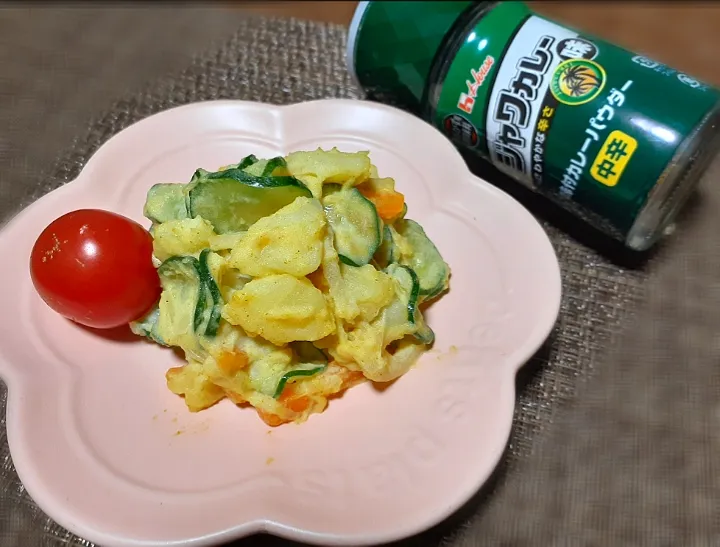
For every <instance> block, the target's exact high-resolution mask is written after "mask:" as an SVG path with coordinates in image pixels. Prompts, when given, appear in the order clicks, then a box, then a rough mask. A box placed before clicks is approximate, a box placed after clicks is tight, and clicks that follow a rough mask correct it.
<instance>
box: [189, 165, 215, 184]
mask: <svg viewBox="0 0 720 547" xmlns="http://www.w3.org/2000/svg"><path fill="white" fill-rule="evenodd" d="M208 173H210V171H207V170H205V169H201V168H198V169H195V172H194V173H193V176H192V178H191V179H190V182H197V181H199V180H200V179H202V178H205V177H206V176H207V175H208Z"/></svg>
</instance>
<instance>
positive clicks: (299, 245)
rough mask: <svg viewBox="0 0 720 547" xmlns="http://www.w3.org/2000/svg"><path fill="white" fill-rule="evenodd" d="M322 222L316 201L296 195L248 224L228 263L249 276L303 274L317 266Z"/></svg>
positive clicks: (322, 218) (320, 208)
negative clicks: (282, 205) (289, 201)
mask: <svg viewBox="0 0 720 547" xmlns="http://www.w3.org/2000/svg"><path fill="white" fill-rule="evenodd" d="M325 225H326V220H325V215H324V213H323V209H322V205H321V204H320V202H319V201H318V200H316V199H312V198H305V197H299V198H297V199H296V200H295V201H293V202H292V203H291V204H290V205H286V206H285V207H283V208H282V209H280V210H279V211H277V212H276V213H274V214H272V215H270V216H267V217H264V218H261V219H260V220H258V221H257V222H256V223H255V224H253V225H252V226H250V229H249V230H248V231H247V233H246V234H245V236H244V237H243V238H242V240H240V241H239V242H238V244H237V246H236V247H235V248H234V249H233V250H232V252H231V253H230V258H229V264H230V265H231V266H232V267H234V268H237V269H238V270H240V272H242V273H243V274H246V275H249V276H252V277H259V276H265V275H273V274H282V273H286V274H290V275H293V276H295V277H304V276H306V275H307V274H309V273H312V272H314V271H315V270H317V269H318V267H319V266H320V261H321V260H322V246H323V237H324V235H325Z"/></svg>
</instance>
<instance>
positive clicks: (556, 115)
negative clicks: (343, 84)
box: [434, 2, 720, 236]
mask: <svg viewBox="0 0 720 547" xmlns="http://www.w3.org/2000/svg"><path fill="white" fill-rule="evenodd" d="M719 99H720V93H718V91H717V90H716V89H714V88H712V87H710V86H708V85H706V84H703V83H701V82H698V81H697V80H694V79H692V78H690V77H688V76H687V75H685V74H682V73H680V72H678V71H675V70H673V69H670V68H668V67H667V66H664V65H661V64H659V63H657V62H655V61H652V60H650V59H647V58H645V57H642V56H639V55H635V54H633V53H631V52H629V51H626V50H624V49H622V48H619V47H617V46H614V45H612V44H609V43H607V42H604V41H602V40H598V39H596V38H593V37H589V36H585V35H581V34H579V33H578V32H576V31H574V30H571V29H569V28H566V27H564V26H561V25H558V24H556V23H553V22H552V21H549V20H547V19H544V18H542V17H539V16H537V15H535V14H533V13H532V12H531V11H530V10H528V9H527V7H525V5H524V4H522V3H520V2H502V3H499V4H498V5H497V6H496V7H494V8H492V9H491V10H490V11H489V12H488V13H486V14H485V15H484V16H483V17H482V18H481V19H480V20H479V21H478V23H477V24H476V25H475V27H474V28H473V29H472V30H471V31H469V32H468V33H467V35H466V37H465V40H464V42H463V44H462V46H461V47H460V48H459V50H458V52H457V54H456V55H455V57H454V59H453V60H452V63H451V65H450V68H449V70H448V72H447V75H446V77H445V80H444V82H443V87H442V91H441V93H440V97H439V100H438V104H437V108H436V111H435V113H436V114H435V120H434V123H435V124H436V125H437V126H438V127H439V128H440V129H442V130H443V131H445V133H446V134H447V135H448V136H449V137H450V138H451V139H452V140H454V141H455V142H457V143H458V144H461V145H463V146H465V147H468V148H471V149H474V150H475V151H476V152H478V153H480V154H481V155H482V156H484V157H486V158H487V159H489V160H490V161H492V163H493V164H494V165H495V166H496V167H497V168H498V169H499V170H501V171H503V172H504V173H506V174H507V175H509V176H511V177H512V178H514V179H516V180H518V181H520V182H522V183H524V184H526V185H528V186H529V187H532V188H536V189H538V190H540V191H542V192H544V193H548V194H552V195H555V196H557V197H558V198H559V199H561V200H565V201H566V202H571V203H574V204H577V205H579V206H580V208H581V209H583V210H584V211H587V212H589V213H591V214H592V215H593V216H595V217H596V218H600V219H602V223H603V224H607V225H609V226H610V227H611V229H610V231H613V232H615V234H614V235H618V236H622V235H625V234H626V233H627V232H628V231H629V229H630V228H631V226H632V224H633V222H634V220H635V218H636V217H637V215H638V212H639V211H640V209H641V208H642V206H643V205H644V204H645V202H646V200H647V198H648V194H649V193H650V191H651V190H652V189H653V187H654V186H655V185H656V184H658V181H659V180H661V176H662V174H663V172H664V171H665V169H666V168H667V167H668V165H669V164H670V163H671V161H672V160H673V158H674V157H675V154H676V153H677V151H678V148H679V146H680V145H681V144H682V143H683V141H684V140H685V139H686V138H687V137H688V136H689V135H691V133H692V132H693V130H694V129H695V128H696V127H697V126H698V124H700V122H701V121H702V120H703V119H704V118H705V116H706V115H707V114H708V112H709V111H710V110H711V109H712V108H713V107H714V106H715V105H716V104H717V102H718V100H719ZM603 228H604V229H606V231H608V228H607V226H603Z"/></svg>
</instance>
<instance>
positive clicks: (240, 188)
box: [189, 168, 312, 234]
mask: <svg viewBox="0 0 720 547" xmlns="http://www.w3.org/2000/svg"><path fill="white" fill-rule="evenodd" d="M300 196H307V197H312V194H311V193H310V190H308V189H307V188H306V187H305V185H304V184H302V183H301V182H300V181H299V180H297V179H296V178H295V177H289V176H287V177H270V176H266V177H263V176H255V175H251V174H249V173H246V172H244V171H243V170H241V169H237V168H231V169H227V170H225V171H218V172H215V173H209V174H208V175H207V176H206V177H205V178H204V179H202V180H200V181H198V183H197V184H196V185H195V186H194V187H193V188H192V189H191V190H190V191H189V202H190V207H189V211H190V215H191V216H192V217H193V218H194V217H197V216H201V217H203V218H204V219H205V220H208V221H210V222H211V223H212V225H213V227H214V228H215V231H216V232H217V233H219V234H223V233H227V232H243V231H246V230H247V229H248V228H249V227H250V226H252V225H253V224H254V223H255V222H257V221H258V220H259V219H261V218H262V217H266V216H269V215H271V214H273V213H275V212H276V211H278V210H279V209H282V208H283V207H285V206H286V205H289V204H290V203H292V202H293V201H295V198H297V197H300Z"/></svg>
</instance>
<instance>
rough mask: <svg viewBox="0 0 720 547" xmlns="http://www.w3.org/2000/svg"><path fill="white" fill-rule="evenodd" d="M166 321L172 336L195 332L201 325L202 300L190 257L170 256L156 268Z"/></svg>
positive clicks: (196, 266) (195, 264)
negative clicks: (164, 304)
mask: <svg viewBox="0 0 720 547" xmlns="http://www.w3.org/2000/svg"><path fill="white" fill-rule="evenodd" d="M158 276H160V285H161V286H162V289H163V293H164V294H163V296H162V300H164V301H165V303H166V304H167V306H166V307H165V310H166V311H167V313H166V314H165V315H166V320H167V321H168V322H169V324H170V325H171V327H170V329H171V330H172V332H173V333H184V332H191V331H196V330H197V328H198V327H199V326H200V325H201V324H202V321H203V314H204V312H205V307H206V304H207V302H206V298H205V294H204V291H203V290H202V288H201V282H200V277H201V276H200V263H199V262H198V260H197V259H196V258H195V257H193V256H172V257H170V258H168V259H167V260H165V262H163V263H162V264H160V267H159V268H158Z"/></svg>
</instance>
